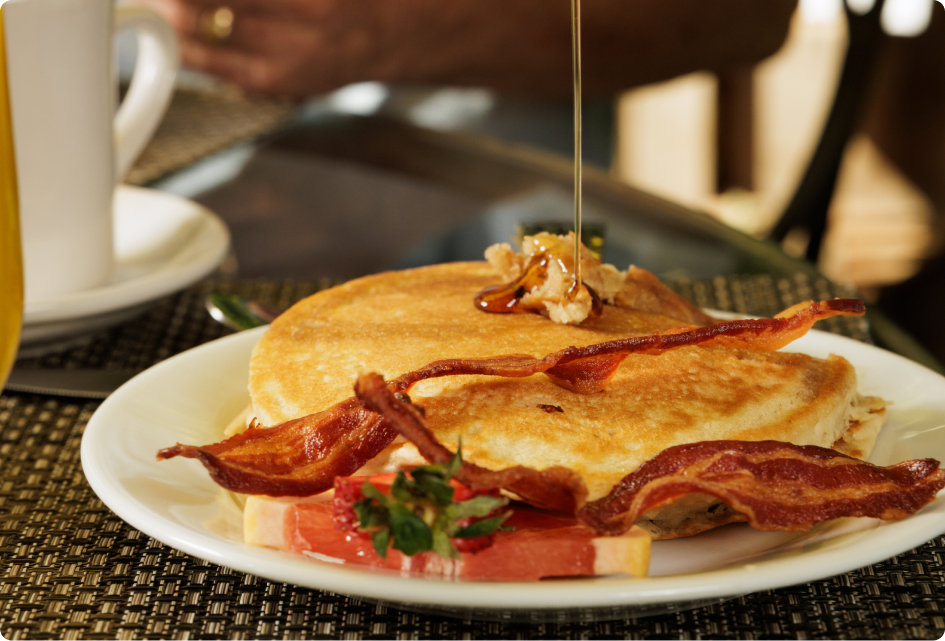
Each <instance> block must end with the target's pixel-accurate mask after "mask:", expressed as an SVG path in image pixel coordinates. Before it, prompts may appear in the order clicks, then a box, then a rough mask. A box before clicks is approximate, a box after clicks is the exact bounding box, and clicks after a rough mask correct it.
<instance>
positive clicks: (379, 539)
mask: <svg viewBox="0 0 945 641" xmlns="http://www.w3.org/2000/svg"><path fill="white" fill-rule="evenodd" d="M371 543H372V544H373V545H374V551H375V552H377V555H378V556H379V557H381V558H382V559H386V558H387V546H388V545H390V528H386V527H385V528H382V529H380V530H376V531H374V532H372V533H371Z"/></svg>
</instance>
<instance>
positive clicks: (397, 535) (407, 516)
mask: <svg viewBox="0 0 945 641" xmlns="http://www.w3.org/2000/svg"><path fill="white" fill-rule="evenodd" d="M388 512H389V514H390V527H391V534H392V535H393V537H394V549H396V550H400V551H401V552H403V553H404V554H406V555H407V556H413V555H414V554H418V553H420V552H428V551H430V550H432V549H433V533H432V532H431V531H430V527H429V526H428V525H427V524H426V523H424V522H423V519H421V518H420V517H418V516H417V515H416V514H414V513H413V512H411V511H410V510H409V509H408V508H407V507H406V506H405V505H402V504H400V503H397V504H395V505H391V506H390V507H389V508H388Z"/></svg>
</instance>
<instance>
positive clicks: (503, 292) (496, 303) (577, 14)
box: [475, 0, 602, 316]
mask: <svg viewBox="0 0 945 641" xmlns="http://www.w3.org/2000/svg"><path fill="white" fill-rule="evenodd" d="M571 61H572V70H573V88H574V266H573V268H572V270H571V278H572V280H571V287H570V288H569V289H568V292H567V296H568V298H569V299H573V298H574V297H575V296H576V295H577V294H578V292H579V291H580V289H581V284H582V282H581V281H582V279H581V200H582V190H581V183H582V181H583V171H582V158H581V156H582V153H581V152H582V150H581V147H582V144H581V120H582V119H581V0H571ZM549 260H552V258H551V257H550V256H548V255H547V252H542V253H541V254H539V255H536V256H534V257H533V258H532V260H531V261H529V263H528V264H527V265H526V267H525V273H524V274H523V275H522V276H521V277H519V278H518V279H517V280H515V281H514V282H512V283H506V284H502V285H493V286H490V287H486V288H485V289H484V290H482V291H481V292H479V294H478V295H477V296H476V299H475V305H476V308H477V309H480V310H482V311H484V312H492V313H500V314H503V313H504V314H508V313H522V312H537V311H538V309H539V308H538V307H526V306H524V305H522V304H521V303H520V299H521V298H522V296H524V295H525V293H526V292H528V291H531V289H532V288H533V287H537V286H540V285H541V283H542V282H543V281H544V279H545V274H546V271H545V270H546V268H547V265H548V262H549ZM585 287H587V286H586V285H585ZM587 289H588V293H590V295H591V299H592V301H593V308H592V313H591V316H599V315H600V313H601V309H602V303H601V301H600V298H599V297H598V296H597V293H596V292H595V291H594V290H592V289H591V288H590V287H587Z"/></svg>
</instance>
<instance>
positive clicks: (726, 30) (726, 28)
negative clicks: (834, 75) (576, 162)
mask: <svg viewBox="0 0 945 641" xmlns="http://www.w3.org/2000/svg"><path fill="white" fill-rule="evenodd" d="M413 4H414V5H415V10H417V12H418V13H417V18H416V19H417V20H418V21H420V20H422V19H423V17H422V16H424V15H425V16H427V17H429V18H430V20H431V25H430V28H429V29H426V30H424V31H425V33H426V38H424V39H423V40H421V41H416V42H415V43H414V44H415V55H416V60H415V62H410V63H409V64H406V65H404V64H400V66H398V63H404V62H408V60H406V59H398V58H397V57H391V59H390V60H391V61H392V64H391V66H390V67H389V68H388V69H386V70H385V73H384V74H382V76H383V77H381V78H379V79H382V80H386V81H392V82H420V83H427V82H428V83H440V84H456V85H468V86H486V87H492V88H495V89H498V90H501V91H505V92H515V93H524V94H535V95H544V96H566V95H569V94H570V92H571V25H570V4H569V2H568V1H567V0H555V1H551V0H464V1H459V2H454V3H451V4H450V5H448V10H446V11H442V10H441V11H436V10H435V5H441V4H442V3H438V2H435V0H414V2H413ZM795 4H796V3H795V0H765V1H764V2H758V1H757V0H716V1H712V2H707V1H706V0H584V1H583V2H582V5H583V6H582V23H583V24H582V27H583V29H582V44H583V52H582V56H583V83H584V92H585V95H587V96H599V97H600V96H608V95H613V94H615V93H617V92H619V91H622V90H624V89H627V88H630V87H633V86H637V85H641V84H645V83H648V82H654V81H659V80H665V79H668V78H672V77H674V76H677V75H680V74H683V73H687V72H690V71H695V70H703V69H704V70H711V71H720V70H724V69H728V68H732V67H737V66H741V65H746V64H751V63H754V62H757V61H759V60H761V59H763V58H765V57H766V56H768V55H770V54H772V53H774V52H775V51H776V50H777V49H778V48H779V47H780V46H781V44H782V43H783V41H784V38H785V37H786V34H787V29H788V26H789V22H790V17H791V14H792V12H793V9H794V6H795Z"/></svg>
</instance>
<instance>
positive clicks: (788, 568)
mask: <svg viewBox="0 0 945 641" xmlns="http://www.w3.org/2000/svg"><path fill="white" fill-rule="evenodd" d="M265 329H266V328H264V327H263V328H258V329H256V330H251V331H249V332H241V333H238V334H234V335H231V336H227V337H224V338H221V339H217V340H215V341H211V342H208V343H205V344H203V345H200V346H198V347H195V348H193V349H191V350H188V351H185V352H182V353H180V354H177V355H175V356H173V357H171V358H169V359H167V360H165V361H163V362H161V363H159V364H157V365H155V366H154V367H152V368H150V369H149V370H146V371H145V372H143V373H142V374H139V375H138V376H137V377H135V378H134V379H132V380H131V381H129V382H128V383H126V384H125V385H123V386H122V387H121V388H120V389H119V390H118V391H116V392H115V393H114V394H113V395H112V396H110V397H109V398H108V399H106V400H105V402H104V403H103V404H102V405H101V406H100V407H99V408H98V410H96V412H95V413H94V414H93V416H92V417H91V419H90V420H89V423H88V425H87V427H86V431H85V434H84V435H83V439H82V445H81V459H82V465H83V470H84V472H85V475H86V478H87V479H88V481H89V484H90V485H91V486H92V489H93V491H95V493H96V494H97V495H98V496H99V497H100V498H101V500H102V501H103V502H104V503H105V504H106V505H107V506H108V507H109V508H110V509H112V510H113V511H114V512H115V513H116V514H117V515H118V516H119V517H120V518H122V519H124V520H125V521H126V522H128V523H129V524H130V525H132V526H133V527H136V528H137V529H139V530H141V531H142V532H144V533H145V534H147V535H148V536H151V537H153V538H155V539H157V540H159V541H161V542H163V543H165V544H167V545H170V546H171V547H174V548H176V549H179V550H181V551H184V552H186V553H188V554H190V555H192V556H195V557H197V558H201V559H204V560H207V561H210V562H212V563H215V564H217V565H221V566H225V567H229V568H232V569H235V570H238V571H242V572H246V573H250V574H254V575H257V576H261V577H264V578H267V579H269V580H273V581H281V582H288V583H292V584H295V585H300V586H304V587H309V588H315V589H321V590H329V591H333V592H340V593H344V594H350V595H353V596H357V597H362V598H369V599H376V600H381V601H385V602H390V603H395V604H396V603H401V604H404V605H407V606H422V607H434V608H446V609H453V608H457V609H462V610H472V609H489V610H503V611H522V610H526V609H527V610H536V609H541V610H548V609H568V610H573V609H587V608H591V609H601V608H631V609H632V608H633V607H634V606H649V605H654V604H669V603H681V602H689V601H698V600H704V599H714V598H720V597H721V598H730V597H734V596H739V595H742V594H748V593H751V592H756V591H759V590H767V589H776V588H781V587H786V586H789V585H795V584H799V583H808V582H811V581H815V580H820V579H824V578H828V577H830V576H835V575H838V574H842V573H845V572H849V571H853V570H855V569H858V568H861V567H865V566H867V565H871V564H873V563H877V562H879V561H882V560H885V559H887V558H890V557H892V556H895V555H897V554H901V553H903V552H906V551H908V550H910V549H913V548H915V547H917V546H919V545H921V544H923V543H925V542H927V541H928V540H931V539H932V538H934V537H936V536H939V535H941V534H942V533H945V506H943V505H942V501H941V500H940V501H939V503H938V504H936V503H933V504H931V505H930V506H926V507H925V508H923V510H922V511H920V512H919V513H917V514H915V515H913V516H911V517H909V518H908V519H905V520H903V521H897V522H888V523H882V524H880V525H878V526H877V527H874V528H871V529H869V530H866V533H867V534H868V535H869V537H868V543H869V544H868V545H865V544H864V542H863V540H858V539H863V538H864V537H856V536H854V540H853V541H852V542H849V543H848V544H845V545H844V546H843V548H842V550H841V551H845V552H846V553H845V554H836V550H835V549H834V548H832V547H831V546H827V548H829V549H821V550H819V551H812V552H805V553H804V555H805V557H806V558H807V559H808V560H810V561H817V563H807V564H798V563H797V557H796V556H792V555H791V554H780V553H778V554H776V555H775V558H769V559H761V560H760V561H759V562H757V563H753V562H747V563H736V564H734V565H733V566H730V567H725V568H719V569H714V570H708V571H704V572H699V573H696V574H676V575H669V576H662V577H650V578H646V579H634V578H611V577H601V578H588V579H576V580H570V581H567V582H538V583H511V582H501V583H497V582H475V581H450V580H444V579H437V578H417V577H403V576H390V575H386V574H382V573H378V572H374V571H371V570H365V569H363V568H357V567H340V566H334V565H332V564H328V563H317V562H313V563H312V564H309V563H306V564H300V563H299V562H298V555H294V554H291V553H288V552H282V551H278V550H270V549H265V548H259V547H255V546H249V545H247V544H245V543H240V544H239V545H237V544H235V543H232V542H229V541H226V540H222V543H221V539H219V538H216V539H214V538H213V537H211V536H208V535H207V534H204V533H199V532H196V531H194V530H193V529H190V528H187V527H185V526H183V525H180V524H177V523H173V522H168V521H167V519H166V518H164V517H160V515H157V514H155V513H153V512H151V511H150V510H148V509H147V508H146V506H143V505H140V504H139V506H136V505H131V504H129V501H128V497H127V496H125V495H126V494H127V493H126V492H125V490H124V489H123V488H120V487H119V486H118V484H117V482H116V481H115V479H111V478H109V477H108V475H107V474H104V468H102V467H101V465H100V464H99V462H98V460H97V458H98V457H99V453H98V452H96V451H95V449H94V439H95V438H96V437H97V435H98V433H99V431H101V430H106V428H107V426H108V424H109V421H110V420H111V415H112V413H114V412H118V413H120V409H121V406H122V404H123V402H124V398H125V397H126V396H129V395H134V394H136V393H139V392H141V391H146V390H147V389H148V383H149V379H151V378H157V377H158V375H160V374H161V373H162V372H163V371H165V370H168V371H173V370H174V368H177V367H185V366H186V367H192V366H193V363H191V361H194V362H200V361H201V359H209V356H210V355H211V354H212V352H214V351H216V350H220V351H221V352H223V351H226V350H243V351H245V354H246V359H247V362H248V359H249V353H250V352H251V350H252V347H253V346H254V345H255V343H256V342H257V341H258V339H259V336H261V334H262V332H264V331H265ZM808 335H809V336H813V337H814V338H815V339H819V340H827V341H828V344H832V343H834V342H837V343H838V347H837V349H838V350H841V349H845V348H851V349H854V350H861V351H863V352H864V353H865V354H867V355H872V356H879V357H880V358H888V359H892V362H895V363H897V364H898V365H899V366H902V367H906V368H909V369H914V371H915V372H917V373H918V374H920V375H922V376H930V377H933V378H932V380H936V381H938V384H940V385H942V384H945V378H943V377H942V376H940V375H939V374H937V373H935V372H933V371H932V370H929V369H927V368H925V367H923V366H922V365H920V364H918V363H915V362H913V361H910V360H908V359H906V358H904V357H902V356H899V355H897V354H893V353H891V352H888V351H886V350H882V349H880V348H878V347H875V346H873V345H869V344H866V343H862V342H860V341H857V340H855V339H852V338H849V337H845V336H842V335H838V334H832V333H827V332H821V331H818V330H812V331H811V332H810V333H809V334H808ZM801 340H803V339H801ZM831 349H833V348H832V347H831ZM788 351H790V350H788ZM795 351H806V350H804V349H800V350H795ZM848 356H849V354H848ZM247 398H248V393H247ZM943 418H945V415H943ZM207 479H208V482H209V483H211V484H212V481H210V480H209V476H208V477H207ZM940 494H941V493H940ZM940 498H941V497H940ZM936 505H937V506H938V509H935V506H936ZM910 525H911V527H910ZM920 526H921V527H920ZM221 548H222V549H221ZM851 548H852V550H853V551H854V552H855V553H856V554H854V556H855V557H856V559H855V560H852V561H851V559H850V558H849V557H850V554H849V552H850V549H851ZM762 556H763V555H762ZM813 565H815V566H816V568H813V567H810V566H813ZM300 566H301V567H303V568H305V570H304V571H300V569H299V568H300ZM577 588H580V589H577Z"/></svg>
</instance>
